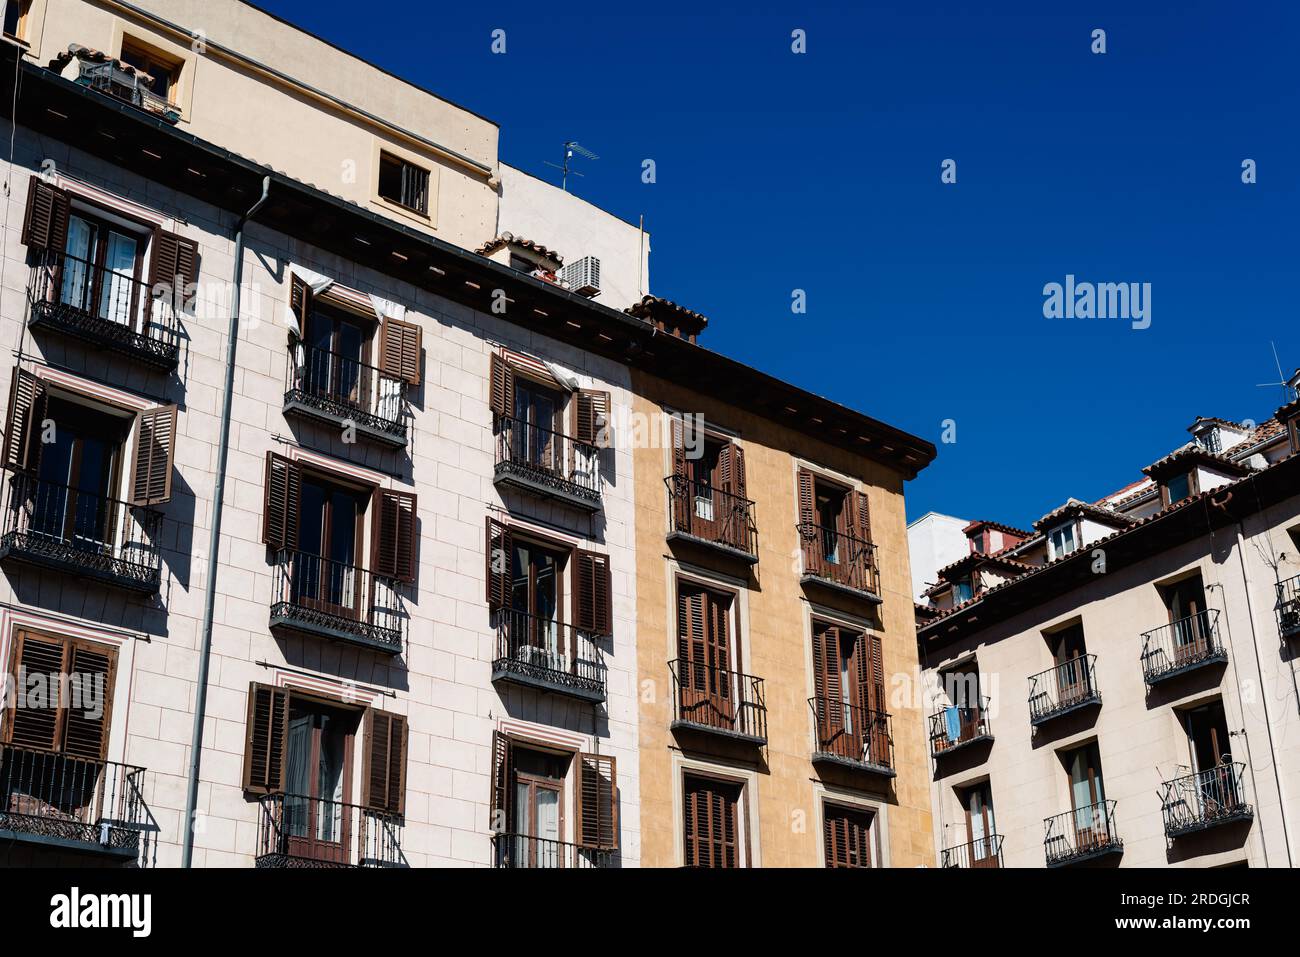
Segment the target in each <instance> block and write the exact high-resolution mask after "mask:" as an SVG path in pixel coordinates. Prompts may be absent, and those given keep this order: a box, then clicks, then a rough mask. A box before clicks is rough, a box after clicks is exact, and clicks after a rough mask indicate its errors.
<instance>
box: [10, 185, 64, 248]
mask: <svg viewBox="0 0 1300 957" xmlns="http://www.w3.org/2000/svg"><path fill="white" fill-rule="evenodd" d="M68 210H69V203H68V194H67V193H65V192H64V191H63V190H61V189H59V188H58V187H57V186H51V185H50V184H49V183H47V182H45V180H43V179H41V177H40V175H39V174H36V173H33V174H32V178H31V180H30V182H29V183H28V185H27V212H26V214H25V215H24V216H23V232H22V241H23V245H24V246H26V247H27V248H28V249H34V250H37V251H39V252H44V251H45V250H47V249H48V250H53V251H54V252H55V253H59V254H61V253H62V252H63V249H64V246H65V245H66V244H67V241H68Z"/></svg>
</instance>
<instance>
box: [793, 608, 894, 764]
mask: <svg viewBox="0 0 1300 957" xmlns="http://www.w3.org/2000/svg"><path fill="white" fill-rule="evenodd" d="M812 640H813V689H814V695H815V700H814V706H815V707H814V711H815V714H816V718H817V737H818V749H819V750H822V751H827V752H829V753H831V754H838V755H839V756H841V757H844V758H848V759H850V760H853V761H868V762H871V763H877V764H886V765H887V764H888V763H889V742H888V731H887V728H888V726H887V724H886V723H885V719H884V715H883V714H882V712H883V711H884V696H885V685H884V667H883V662H882V660H881V648H880V640H879V638H877V637H876V636H874V635H869V634H866V633H865V632H862V631H858V630H856V629H852V628H847V627H845V626H842V625H836V624H831V623H829V622H821V621H814V622H813V636H812Z"/></svg>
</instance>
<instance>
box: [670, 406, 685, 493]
mask: <svg viewBox="0 0 1300 957" xmlns="http://www.w3.org/2000/svg"><path fill="white" fill-rule="evenodd" d="M686 473H687V466H686V435H685V427H684V426H683V425H682V417H681V416H680V415H674V416H673V476H674V477H675V478H678V479H684V478H686Z"/></svg>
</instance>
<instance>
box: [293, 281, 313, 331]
mask: <svg viewBox="0 0 1300 957" xmlns="http://www.w3.org/2000/svg"><path fill="white" fill-rule="evenodd" d="M311 297H312V291H311V286H309V285H308V284H307V281H306V280H305V279H302V278H301V277H300V276H298V275H297V274H296V273H290V275H289V309H290V310H291V311H292V312H293V314H294V315H295V316H297V317H298V338H300V339H301V338H302V337H304V336H306V335H307V316H308V315H309V314H310V313H311Z"/></svg>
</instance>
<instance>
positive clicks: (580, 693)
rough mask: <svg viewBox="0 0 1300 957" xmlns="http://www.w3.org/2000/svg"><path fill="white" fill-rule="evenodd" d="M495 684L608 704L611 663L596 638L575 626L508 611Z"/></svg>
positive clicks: (502, 615)
mask: <svg viewBox="0 0 1300 957" xmlns="http://www.w3.org/2000/svg"><path fill="white" fill-rule="evenodd" d="M492 680H493V681H508V682H513V683H515V684H523V685H529V686H530V687H535V688H540V689H541V690H544V691H554V692H557V693H558V694H564V695H570V696H571V697H575V698H582V699H583V700H586V701H604V700H605V680H606V668H605V659H604V655H603V654H602V653H601V650H600V647H599V646H598V645H597V644H596V641H595V639H594V638H593V636H591V635H588V634H586V633H584V632H582V631H579V630H578V629H577V628H575V627H574V626H573V625H569V624H565V623H563V622H558V621H555V620H553V619H550V618H543V617H540V616H537V615H530V614H528V613H527V612H522V611H513V610H511V609H502V610H501V611H499V612H497V644H496V657H495V658H494V659H493V661H492Z"/></svg>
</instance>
